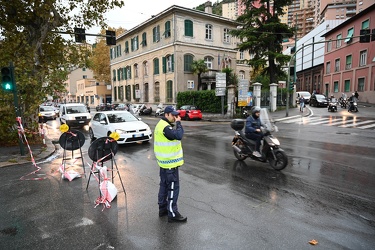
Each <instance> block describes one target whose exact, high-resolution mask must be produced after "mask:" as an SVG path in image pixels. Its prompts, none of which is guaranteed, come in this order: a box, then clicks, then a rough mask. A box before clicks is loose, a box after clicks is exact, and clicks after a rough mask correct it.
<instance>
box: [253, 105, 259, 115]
mask: <svg viewBox="0 0 375 250" xmlns="http://www.w3.org/2000/svg"><path fill="white" fill-rule="evenodd" d="M255 113H260V107H257V106H255V107H253V109H252V110H251V114H252V115H253V117H255Z"/></svg>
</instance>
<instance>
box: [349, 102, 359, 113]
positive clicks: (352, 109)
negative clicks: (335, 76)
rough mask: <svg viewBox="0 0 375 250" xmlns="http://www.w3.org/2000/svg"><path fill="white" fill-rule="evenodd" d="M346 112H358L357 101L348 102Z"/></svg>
mask: <svg viewBox="0 0 375 250" xmlns="http://www.w3.org/2000/svg"><path fill="white" fill-rule="evenodd" d="M348 112H358V104H357V101H350V102H349V108H348Z"/></svg>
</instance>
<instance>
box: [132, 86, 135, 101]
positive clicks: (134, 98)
mask: <svg viewBox="0 0 375 250" xmlns="http://www.w3.org/2000/svg"><path fill="white" fill-rule="evenodd" d="M132 88H133V99H135V85H132Z"/></svg>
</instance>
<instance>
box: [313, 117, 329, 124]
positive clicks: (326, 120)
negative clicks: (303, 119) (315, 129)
mask: <svg viewBox="0 0 375 250" xmlns="http://www.w3.org/2000/svg"><path fill="white" fill-rule="evenodd" d="M329 119H330V118H322V119H320V120H321V121H320V122H313V123H308V124H309V125H318V124H323V123H327V122H329ZM323 120H324V121H323Z"/></svg>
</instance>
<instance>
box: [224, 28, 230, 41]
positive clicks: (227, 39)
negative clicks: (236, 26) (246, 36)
mask: <svg viewBox="0 0 375 250" xmlns="http://www.w3.org/2000/svg"><path fill="white" fill-rule="evenodd" d="M223 41H224V42H225V43H230V35H229V29H227V28H225V29H224V40H223Z"/></svg>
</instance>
